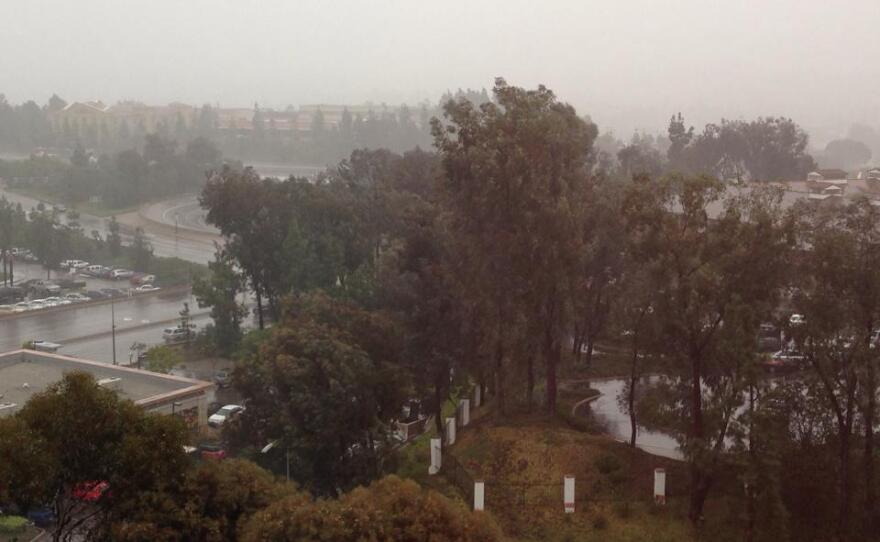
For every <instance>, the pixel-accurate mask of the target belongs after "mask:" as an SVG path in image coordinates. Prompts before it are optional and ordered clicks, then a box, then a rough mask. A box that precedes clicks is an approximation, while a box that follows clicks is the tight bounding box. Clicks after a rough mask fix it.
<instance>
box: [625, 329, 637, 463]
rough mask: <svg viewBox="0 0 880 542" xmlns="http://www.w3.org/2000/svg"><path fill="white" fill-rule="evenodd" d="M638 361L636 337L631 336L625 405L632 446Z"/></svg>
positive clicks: (632, 444) (634, 431) (634, 443)
mask: <svg viewBox="0 0 880 542" xmlns="http://www.w3.org/2000/svg"><path fill="white" fill-rule="evenodd" d="M638 361H639V349H638V346H636V339H635V337H633V355H632V365H631V366H630V373H629V396H628V397H627V405H628V406H629V427H630V431H631V432H630V437H629V445H630V447H632V448H635V447H636V434H637V431H638V428H637V425H636V384H637V382H638V376H637V375H638V371H637V367H636V364H637V363H638Z"/></svg>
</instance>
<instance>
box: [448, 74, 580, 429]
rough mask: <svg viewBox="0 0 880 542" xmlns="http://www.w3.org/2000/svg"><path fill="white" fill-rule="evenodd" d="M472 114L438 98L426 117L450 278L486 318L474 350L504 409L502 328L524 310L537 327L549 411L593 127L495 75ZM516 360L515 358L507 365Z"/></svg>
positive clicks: (544, 95) (506, 341)
mask: <svg viewBox="0 0 880 542" xmlns="http://www.w3.org/2000/svg"><path fill="white" fill-rule="evenodd" d="M493 94H494V97H495V99H494V101H493V102H486V103H483V104H482V105H481V106H480V107H479V109H478V108H477V107H476V106H475V105H474V103H473V102H471V101H468V100H467V99H460V100H458V101H450V102H447V103H446V105H445V106H444V116H445V123H443V122H440V121H439V120H436V119H435V120H434V121H433V133H434V139H435V145H436V146H437V148H438V149H439V150H440V153H441V156H442V164H443V170H444V171H443V173H444V178H443V181H442V185H441V186H442V193H443V198H444V202H445V206H446V207H447V209H448V210H449V227H450V228H451V231H452V234H453V236H454V238H455V239H456V243H455V245H454V246H453V256H452V258H453V260H454V261H456V262H457V263H456V266H455V268H454V270H453V273H454V276H456V277H457V280H458V281H459V283H460V285H461V288H462V293H463V295H464V296H466V297H467V298H469V299H472V300H473V302H474V303H477V304H479V305H480V306H481V309H480V312H481V313H483V314H485V315H489V316H490V317H491V320H489V321H487V326H488V327H487V329H486V331H487V333H486V334H485V336H486V341H487V343H486V344H484V347H485V348H487V349H489V350H491V351H493V353H494V373H495V386H494V389H495V391H496V392H497V394H498V400H499V406H500V408H501V410H502V412H503V411H504V408H505V407H504V390H505V383H504V380H505V378H506V374H505V365H506V363H507V361H506V360H508V359H514V358H516V353H514V352H510V351H509V347H510V344H511V342H512V341H513V339H514V337H513V336H512V335H511V331H512V329H513V328H512V325H511V324H513V322H515V321H516V320H517V319H519V318H520V317H521V315H523V314H525V313H526V312H527V311H530V312H532V311H533V312H532V314H533V315H538V318H540V321H541V322H542V323H543V326H542V328H543V329H542V333H541V335H540V341H541V344H540V351H541V353H542V356H543V359H544V364H545V373H546V379H547V385H546V390H547V397H546V405H545V406H546V407H547V408H548V409H550V410H555V407H556V368H557V365H558V364H559V361H560V358H561V351H562V342H563V340H564V337H565V335H566V333H567V330H568V329H569V328H568V326H567V324H568V319H569V317H570V316H569V312H570V311H569V307H568V299H569V297H568V296H569V291H568V288H567V286H566V278H567V277H568V276H570V272H571V270H572V269H573V268H574V267H575V266H576V261H577V254H578V243H579V239H580V235H579V233H580V231H581V223H582V220H583V217H582V214H581V207H580V202H581V193H582V192H583V190H584V189H585V187H586V184H587V168H586V165H587V158H588V155H589V152H590V147H591V145H592V142H593V140H594V139H595V137H596V128H595V126H593V125H589V124H587V123H586V122H584V120H583V119H581V118H580V117H578V116H577V114H576V113H575V111H574V109H573V108H572V107H571V106H569V105H567V104H563V103H561V102H558V101H557V100H556V97H555V96H554V94H553V93H552V92H551V91H549V90H548V89H546V88H545V87H543V86H540V87H538V89H536V90H530V91H527V90H524V89H521V88H518V87H512V86H509V85H507V83H506V82H505V81H504V80H503V79H497V80H496V83H495V87H494V89H493ZM517 361H519V362H520V363H521V362H522V361H525V360H517Z"/></svg>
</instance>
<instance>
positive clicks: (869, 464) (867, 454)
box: [864, 359, 877, 532]
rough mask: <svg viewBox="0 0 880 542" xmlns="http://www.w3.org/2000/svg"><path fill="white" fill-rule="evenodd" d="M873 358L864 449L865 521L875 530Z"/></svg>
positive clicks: (869, 530)
mask: <svg viewBox="0 0 880 542" xmlns="http://www.w3.org/2000/svg"><path fill="white" fill-rule="evenodd" d="M875 378H876V376H875V374H874V363H873V360H870V359H869V360H868V371H867V375H866V380H867V382H866V383H865V386H866V388H867V390H868V397H867V401H865V412H864V417H865V451H864V463H865V464H864V471H865V472H864V475H865V521H866V526H867V531H868V532H872V531H874V524H875V519H874V518H875V516H876V515H877V510H876V508H875V506H876V500H877V497H876V494H875V480H874V410H875V408H876V404H875V403H876V397H875V393H876V384H875Z"/></svg>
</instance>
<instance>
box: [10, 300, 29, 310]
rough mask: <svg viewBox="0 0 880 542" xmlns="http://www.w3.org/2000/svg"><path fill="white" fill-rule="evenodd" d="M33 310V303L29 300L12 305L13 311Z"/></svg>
mask: <svg viewBox="0 0 880 542" xmlns="http://www.w3.org/2000/svg"><path fill="white" fill-rule="evenodd" d="M29 310H31V304H30V302H28V301H22V302H20V303H16V304H15V305H13V306H12V312H24V311H29Z"/></svg>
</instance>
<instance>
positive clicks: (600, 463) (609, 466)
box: [594, 454, 622, 474]
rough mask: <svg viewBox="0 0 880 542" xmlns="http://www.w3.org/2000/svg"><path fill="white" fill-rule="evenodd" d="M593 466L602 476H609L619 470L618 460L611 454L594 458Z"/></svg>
mask: <svg viewBox="0 0 880 542" xmlns="http://www.w3.org/2000/svg"><path fill="white" fill-rule="evenodd" d="M594 465H596V468H597V469H598V470H599V472H601V473H602V474H610V473H612V472H614V471H618V470H620V468H621V466H622V465H621V463H620V460H619V459H618V458H617V456H614V455H611V454H602V455H600V456H599V457H597V458H596V460H595V462H594Z"/></svg>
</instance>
